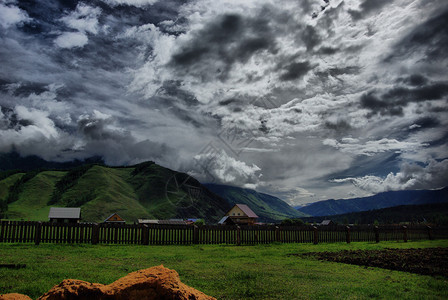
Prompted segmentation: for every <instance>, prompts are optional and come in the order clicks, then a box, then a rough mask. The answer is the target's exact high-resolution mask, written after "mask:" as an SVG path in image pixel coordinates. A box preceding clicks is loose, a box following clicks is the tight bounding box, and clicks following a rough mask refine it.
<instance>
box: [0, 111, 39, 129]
mask: <svg viewBox="0 0 448 300" xmlns="http://www.w3.org/2000/svg"><path fill="white" fill-rule="evenodd" d="M0 112H1V113H2V115H3V116H2V117H0V129H1V130H7V129H14V130H20V129H21V128H22V127H26V126H29V125H32V124H33V121H32V120H27V119H20V118H19V117H18V116H17V114H16V112H15V111H14V110H13V109H11V108H8V107H4V106H1V105H0Z"/></svg>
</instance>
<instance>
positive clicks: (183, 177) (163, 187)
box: [128, 162, 230, 222]
mask: <svg viewBox="0 0 448 300" xmlns="http://www.w3.org/2000/svg"><path fill="white" fill-rule="evenodd" d="M128 182H129V183H130V184H131V185H132V186H133V188H134V190H135V191H136V193H137V195H138V199H139V201H140V203H141V204H142V205H143V206H145V207H146V208H147V209H148V211H149V212H150V213H151V214H153V215H154V216H155V217H156V218H159V219H165V218H168V217H172V216H173V215H174V216H177V217H179V218H203V219H205V220H207V221H209V222H216V221H218V220H219V219H220V218H221V217H222V216H223V215H224V214H225V213H226V212H227V210H228V209H229V208H230V207H229V204H228V203H227V202H226V200H225V199H223V198H221V197H219V196H217V195H215V194H213V193H210V191H209V190H207V189H206V188H205V187H204V186H203V185H202V184H201V183H199V181H197V180H196V179H194V178H193V177H190V176H189V175H187V174H184V173H179V172H176V171H173V170H170V169H167V168H164V167H161V166H159V165H157V164H155V163H153V162H146V163H142V164H139V165H137V166H135V168H134V169H133V171H132V172H131V173H130V177H129V178H128Z"/></svg>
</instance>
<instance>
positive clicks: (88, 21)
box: [54, 2, 101, 48]
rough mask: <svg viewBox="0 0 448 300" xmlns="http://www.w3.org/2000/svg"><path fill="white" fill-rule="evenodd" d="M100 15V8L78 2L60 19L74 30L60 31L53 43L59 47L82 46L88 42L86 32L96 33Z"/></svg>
mask: <svg viewBox="0 0 448 300" xmlns="http://www.w3.org/2000/svg"><path fill="white" fill-rule="evenodd" d="M100 15H101V9H100V8H98V7H92V6H88V5H86V4H84V3H82V2H81V3H79V4H78V5H77V6H76V10H75V11H73V12H72V13H71V14H69V15H67V16H65V17H62V18H61V19H60V20H61V21H62V22H64V23H65V24H66V25H67V26H68V27H70V28H73V29H75V30H76V31H75V32H64V33H62V34H61V35H59V36H58V37H57V38H56V39H55V40H54V43H55V44H56V45H57V46H59V47H61V48H74V47H84V46H85V45H86V44H87V43H88V42H89V38H88V36H87V34H88V33H90V34H97V33H98V31H99V28H100V27H99V23H98V17H99V16H100Z"/></svg>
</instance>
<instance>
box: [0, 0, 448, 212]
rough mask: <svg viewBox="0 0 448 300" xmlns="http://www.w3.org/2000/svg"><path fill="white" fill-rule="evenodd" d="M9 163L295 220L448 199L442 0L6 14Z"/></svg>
mask: <svg viewBox="0 0 448 300" xmlns="http://www.w3.org/2000/svg"><path fill="white" fill-rule="evenodd" d="M0 43H1V44H0V59H1V61H0V62H1V67H0V106H1V112H0V152H9V151H11V150H13V149H15V150H17V151H19V153H20V154H22V155H30V154H35V155H38V156H41V157H42V158H44V159H46V160H53V161H67V160H71V159H74V158H78V159H82V158H87V157H91V156H94V155H100V156H102V157H104V160H105V162H106V163H107V164H110V165H128V164H135V163H139V162H142V161H146V160H153V161H155V162H157V163H159V164H161V165H163V166H166V167H169V168H172V169H175V170H179V171H184V172H188V173H189V174H191V175H193V176H195V177H196V178H198V179H199V180H201V181H202V182H215V183H224V184H229V185H236V186H242V187H248V188H256V189H257V190H258V191H262V192H267V193H270V194H273V195H276V196H279V197H281V198H282V199H284V200H285V201H287V202H288V203H290V204H293V205H301V204H305V203H310V202H314V201H317V200H322V199H329V198H348V197H354V196H365V195H371V194H374V193H378V192H382V191H388V190H402V189H434V188H440V187H443V186H446V185H448V184H447V183H448V147H447V146H448V145H447V143H448V126H447V125H448V105H447V101H448V75H447V74H448V72H447V70H448V55H447V53H448V3H447V1H446V0H433V1H431V0H394V1H393V0H345V1H342V0H301V1H298V0H295V1H289V0H281V1H274V0H272V1H269V0H266V1H265V0H244V1H243V0H241V1H232V0H220V1H216V0H197V1H181V0H179V1H173V0H160V1H158V0H102V1H101V0H94V1H62V0H61V1H56V0H39V1H14V0H0Z"/></svg>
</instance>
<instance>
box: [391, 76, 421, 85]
mask: <svg viewBox="0 0 448 300" xmlns="http://www.w3.org/2000/svg"><path fill="white" fill-rule="evenodd" d="M397 82H402V83H406V84H407V85H410V86H422V85H425V84H427V83H428V78H426V77H425V76H423V75H420V74H412V75H411V76H409V77H405V78H399V79H398V80H397Z"/></svg>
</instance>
